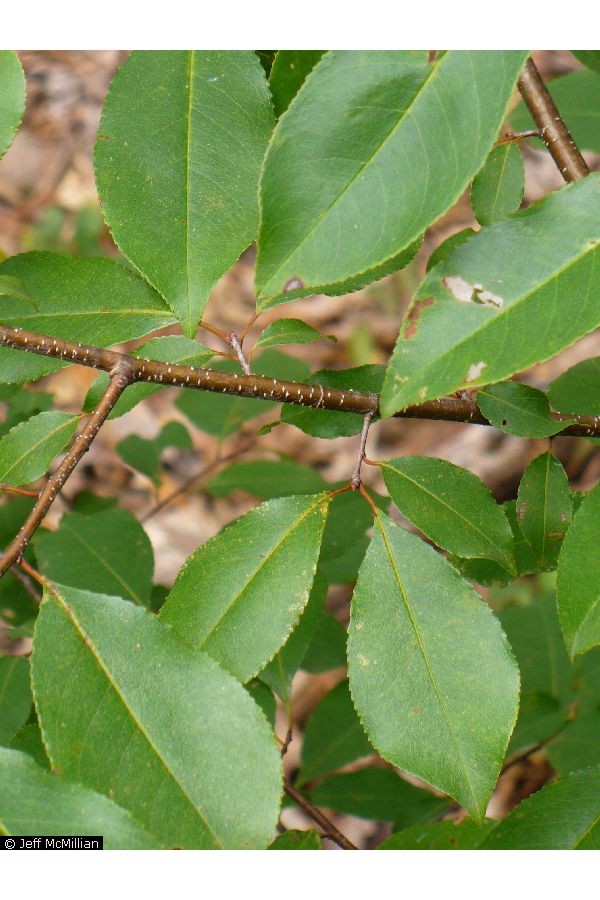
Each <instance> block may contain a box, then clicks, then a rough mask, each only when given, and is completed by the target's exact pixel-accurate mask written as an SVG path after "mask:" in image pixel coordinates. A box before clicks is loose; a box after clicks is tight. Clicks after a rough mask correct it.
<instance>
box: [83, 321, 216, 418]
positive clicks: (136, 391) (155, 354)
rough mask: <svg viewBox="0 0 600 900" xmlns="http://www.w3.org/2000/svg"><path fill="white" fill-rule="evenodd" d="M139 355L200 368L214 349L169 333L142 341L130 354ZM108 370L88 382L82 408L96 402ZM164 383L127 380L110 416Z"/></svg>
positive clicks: (161, 388)
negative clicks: (87, 389) (126, 385)
mask: <svg viewBox="0 0 600 900" xmlns="http://www.w3.org/2000/svg"><path fill="white" fill-rule="evenodd" d="M131 355H132V356H137V357H138V358H142V359H153V360H158V362H167V363H178V364H181V365H183V366H194V367H196V368H199V367H201V366H205V365H206V363H207V362H208V361H209V360H210V359H212V357H213V356H214V353H213V351H212V350H210V349H209V348H208V347H205V346H204V345H203V344H201V343H199V341H192V340H190V338H186V337H183V335H181V334H170V335H165V336H163V337H156V338H152V340H150V341H148V342H147V343H146V344H142V346H141V347H138V348H137V350H134V351H133V352H132V354H131ZM108 381H109V379H108V373H107V372H101V373H100V374H99V375H98V377H97V378H96V380H95V381H94V382H93V383H92V385H91V386H90V389H89V391H88V392H87V395H86V398H85V402H84V405H83V409H84V412H92V410H94V409H95V408H96V406H97V405H98V402H99V400H100V398H101V397H102V394H103V393H104V391H105V390H106V388H107V387H108ZM164 387H165V385H160V384H143V383H141V382H139V383H137V384H130V385H129V387H127V388H126V389H125V392H124V393H123V394H122V395H121V396H120V397H119V399H118V400H117V402H116V403H115V405H114V406H113V408H112V409H111V411H110V415H109V417H108V418H109V419H116V418H117V417H118V416H122V415H124V414H125V413H126V412H129V410H130V409H133V407H134V406H136V405H137V404H138V403H139V402H140V401H141V400H145V399H146V397H150V396H151V395H152V394H155V393H156V392H157V391H160V390H163V389H164Z"/></svg>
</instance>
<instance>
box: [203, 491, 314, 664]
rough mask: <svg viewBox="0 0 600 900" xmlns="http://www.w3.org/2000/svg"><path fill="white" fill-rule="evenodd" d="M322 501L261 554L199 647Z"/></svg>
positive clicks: (304, 513) (309, 508)
mask: <svg viewBox="0 0 600 900" xmlns="http://www.w3.org/2000/svg"><path fill="white" fill-rule="evenodd" d="M324 502H325V499H324V496H323V494H321V495H320V500H316V501H315V502H314V503H312V504H311V505H310V506H309V507H308V509H307V510H306V511H305V512H303V513H302V515H301V516H300V517H299V518H297V519H295V520H294V522H293V524H292V525H291V526H290V527H289V528H288V529H287V531H285V532H284V534H283V535H282V537H281V538H280V539H279V540H278V541H277V543H276V544H275V545H274V546H273V547H272V548H271V550H269V552H268V553H267V554H265V556H263V557H262V558H261V561H260V562H259V564H258V565H257V567H256V568H255V570H254V571H253V572H252V574H251V575H250V577H249V578H248V579H247V581H246V582H245V583H244V585H243V587H242V588H241V590H239V591H238V592H237V594H234V596H233V597H232V598H231V599H230V601H229V603H228V604H227V606H226V607H225V609H224V610H223V611H222V613H221V615H220V616H219V618H218V620H217V621H216V622H215V624H214V625H213V626H212V628H211V629H210V631H208V632H207V633H206V635H205V636H204V638H203V640H202V643H201V644H200V647H201V648H202V647H204V646H205V644H206V643H207V641H208V640H209V638H210V637H211V636H212V635H213V633H214V632H215V631H216V630H217V629H218V628H219V627H220V626H221V625H222V624H223V622H224V620H225V618H226V617H227V616H228V615H229V613H230V612H231V610H232V608H233V607H234V606H235V604H236V603H237V602H238V600H239V599H240V598H241V597H242V596H243V594H245V593H246V591H247V590H248V588H249V587H250V585H251V583H252V582H253V581H254V579H255V578H256V576H257V575H258V573H259V572H260V571H261V570H262V569H263V567H264V566H265V565H266V564H267V563H268V562H269V561H270V560H271V558H272V557H273V556H274V555H275V553H277V551H278V550H279V548H280V547H281V545H282V544H283V543H284V541H287V540H288V539H289V537H290V536H291V535H292V534H293V532H294V531H295V530H296V529H297V528H299V527H300V525H301V524H302V523H303V522H304V520H305V519H306V518H308V516H309V515H310V514H311V513H313V512H314V511H315V509H317V508H318V507H319V506H321V505H322V504H323V503H324ZM327 502H328V501H327ZM249 677H250V678H251V677H252V675H250V676H249Z"/></svg>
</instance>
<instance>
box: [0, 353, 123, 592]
mask: <svg viewBox="0 0 600 900" xmlns="http://www.w3.org/2000/svg"><path fill="white" fill-rule="evenodd" d="M131 380H132V379H131V369H130V367H129V366H128V364H127V362H126V361H123V362H121V363H120V364H119V365H118V366H116V367H115V368H114V369H113V371H111V373H110V382H109V384H108V387H107V389H106V390H105V392H104V393H103V395H102V397H101V398H100V402H99V403H98V406H97V407H96V409H95V410H94V412H93V413H92V414H91V416H90V417H89V419H88V421H87V422H86V424H85V427H84V428H83V429H82V431H81V432H80V433H79V434H78V435H77V437H76V438H75V440H74V441H73V443H72V445H71V447H70V449H69V451H68V453H67V454H66V456H65V457H64V459H63V461H62V462H61V464H60V465H59V466H58V468H57V470H56V472H54V474H53V475H52V476H51V477H50V478H49V479H48V481H47V482H46V484H45V486H44V488H43V489H42V491H41V492H40V495H39V497H38V499H37V502H36V504H35V506H34V507H33V509H32V510H31V512H30V513H29V515H28V517H27V519H26V520H25V524H24V525H23V526H22V528H21V530H20V531H19V533H18V534H17V536H16V537H15V539H14V540H13V541H12V543H11V544H10V545H9V546H8V547H7V549H6V550H5V552H4V553H3V554H2V556H1V557H0V576H2V575H4V573H5V572H7V571H8V569H10V567H11V566H12V565H13V564H14V563H17V562H19V561H20V560H21V557H22V556H23V551H24V550H25V547H26V546H27V544H28V543H29V541H30V540H31V538H32V537H33V534H34V533H35V531H36V529H37V528H38V527H39V526H40V524H41V523H42V520H43V519H44V516H45V515H46V513H47V512H48V510H49V509H50V507H51V506H52V504H53V502H54V500H55V499H56V496H57V494H58V493H59V492H60V491H61V490H62V488H63V486H64V484H65V482H66V481H67V479H68V478H69V476H70V475H71V473H72V472H73V470H74V469H75V467H76V465H77V463H78V462H79V460H80V459H81V458H82V456H83V455H84V453H86V452H87V450H88V449H89V447H90V444H91V443H92V441H93V440H94V438H95V437H96V435H97V434H98V432H99V430H100V427H101V426H102V424H103V422H104V421H105V420H106V418H107V417H108V415H109V414H110V411H111V409H112V408H113V406H114V405H115V403H116V402H117V400H118V399H119V397H120V396H121V394H122V393H123V391H124V390H125V388H126V387H127V385H128V384H130V383H131Z"/></svg>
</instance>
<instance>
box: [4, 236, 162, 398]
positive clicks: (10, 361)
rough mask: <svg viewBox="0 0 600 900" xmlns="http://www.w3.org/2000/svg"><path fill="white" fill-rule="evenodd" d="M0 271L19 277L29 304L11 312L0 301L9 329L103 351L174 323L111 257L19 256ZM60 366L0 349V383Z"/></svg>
mask: <svg viewBox="0 0 600 900" xmlns="http://www.w3.org/2000/svg"><path fill="white" fill-rule="evenodd" d="M0 272H1V273H2V275H10V276H11V277H16V278H19V279H20V280H21V282H22V283H23V285H24V286H25V290H26V291H27V293H28V294H29V295H30V297H31V299H32V300H33V302H34V303H35V308H34V307H33V306H32V305H25V304H20V305H19V307H18V308H17V307H15V304H14V301H13V300H10V299H6V298H4V299H3V298H1V297H0V321H2V322H3V324H4V325H10V326H11V328H25V329H27V330H28V331H34V332H37V333H38V334H47V335H51V336H52V337H53V338H54V337H56V338H66V339H68V340H72V341H80V342H81V343H87V344H93V345H94V346H100V347H108V346H110V345H111V344H118V343H121V342H122V341H129V340H132V339H133V338H138V337H141V336H142V335H144V334H147V333H148V332H149V331H153V330H154V329H155V328H164V327H165V326H166V325H172V324H173V322H174V321H175V320H174V317H173V314H172V313H171V311H170V310H169V309H168V307H167V306H166V304H165V302H164V301H163V300H162V299H161V297H159V295H158V294H157V293H156V291H154V290H152V288H151V287H150V286H149V285H148V284H146V282H145V281H142V279H141V278H139V277H138V276H137V275H136V274H135V272H132V271H131V270H130V269H128V268H126V267H125V266H124V265H121V264H120V263H118V262H117V261H116V260H114V259H103V258H101V257H98V258H96V259H84V258H82V257H77V256H67V254H65V253H46V252H34V253H22V254H20V255H19V256H13V257H11V258H10V259H7V260H6V262H4V263H2V266H1V267H0ZM65 365H67V363H64V362H59V361H58V360H56V359H46V358H44V357H43V356H37V355H35V354H33V353H23V352H22V351H20V350H11V349H6V348H2V349H0V381H2V382H5V383H8V384H10V383H14V382H20V381H34V380H35V379H37V378H41V377H42V375H48V374H49V373H50V372H55V371H56V370H57V369H60V368H63V367H64V366H65Z"/></svg>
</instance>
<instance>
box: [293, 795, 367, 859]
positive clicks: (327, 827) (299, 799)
mask: <svg viewBox="0 0 600 900" xmlns="http://www.w3.org/2000/svg"><path fill="white" fill-rule="evenodd" d="M283 789H284V791H285V792H286V794H287V795H288V797H291V798H292V800H293V801H294V803H297V804H298V806H299V807H300V808H301V809H303V810H304V812H305V813H307V814H308V815H309V816H310V817H311V819H313V821H315V822H316V823H317V825H320V827H321V828H322V829H323V831H324V832H325V835H326V836H327V837H328V838H329V839H330V840H332V841H333V842H334V843H335V844H337V845H338V847H341V848H342V850H358V847H356V846H355V845H354V844H353V843H352V841H350V840H348V838H347V837H346V836H345V835H344V834H342V832H341V831H338V829H337V828H336V827H335V825H334V824H333V822H331V821H330V820H329V819H328V818H327V816H326V815H325V814H324V813H322V812H321V810H320V809H318V808H317V807H316V806H314V805H313V804H312V803H311V802H310V800H307V799H306V797H305V796H304V795H303V794H301V793H300V792H299V791H297V790H296V788H295V787H294V786H293V784H291V783H290V782H289V781H288V780H287V778H286V779H285V781H284V783H283Z"/></svg>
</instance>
